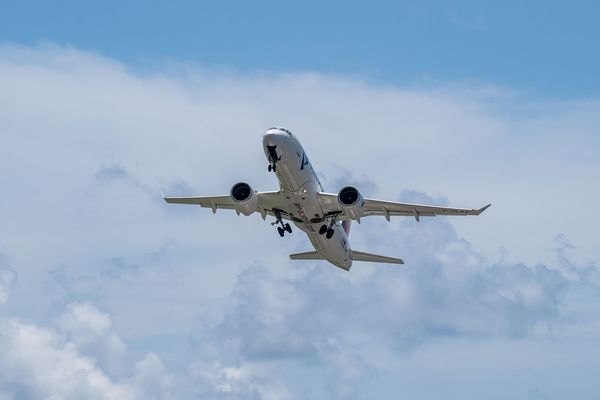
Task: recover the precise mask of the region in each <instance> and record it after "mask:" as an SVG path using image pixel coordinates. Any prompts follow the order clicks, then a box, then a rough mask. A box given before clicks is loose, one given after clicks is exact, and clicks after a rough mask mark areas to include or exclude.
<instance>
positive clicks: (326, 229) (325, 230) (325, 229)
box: [319, 215, 338, 239]
mask: <svg viewBox="0 0 600 400" xmlns="http://www.w3.org/2000/svg"><path fill="white" fill-rule="evenodd" d="M337 217H338V216H337V215H334V216H333V218H331V221H330V222H329V226H327V225H321V228H319V235H323V234H324V235H325V237H326V238H327V239H331V238H332V237H333V234H334V233H335V231H334V230H333V225H335V220H336V219H337Z"/></svg>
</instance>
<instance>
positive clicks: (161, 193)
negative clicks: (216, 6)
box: [160, 190, 168, 203]
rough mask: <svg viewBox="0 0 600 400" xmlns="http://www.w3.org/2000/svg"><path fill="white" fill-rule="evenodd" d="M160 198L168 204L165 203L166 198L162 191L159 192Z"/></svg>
mask: <svg viewBox="0 0 600 400" xmlns="http://www.w3.org/2000/svg"><path fill="white" fill-rule="evenodd" d="M160 196H161V197H162V198H163V200H164V201H165V202H167V203H168V201H167V198H166V197H165V194H164V193H163V191H162V190H161V191H160Z"/></svg>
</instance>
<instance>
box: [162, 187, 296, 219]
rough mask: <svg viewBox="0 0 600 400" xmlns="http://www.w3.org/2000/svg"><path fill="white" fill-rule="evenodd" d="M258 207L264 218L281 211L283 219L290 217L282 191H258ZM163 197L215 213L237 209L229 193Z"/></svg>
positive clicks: (172, 201) (173, 202) (176, 202)
mask: <svg viewBox="0 0 600 400" xmlns="http://www.w3.org/2000/svg"><path fill="white" fill-rule="evenodd" d="M256 198H257V207H256V210H255V212H258V213H260V214H261V215H262V216H263V218H264V217H266V216H267V215H270V216H275V214H277V213H279V214H280V215H281V217H282V218H283V219H290V218H289V216H288V215H287V213H286V212H285V211H284V210H283V208H284V206H285V202H284V200H283V199H282V197H281V193H280V192H257V193H256ZM163 199H164V200H165V201H166V202H167V203H170V204H188V205H196V206H200V207H203V208H210V209H212V211H213V213H216V212H217V210H221V209H223V210H235V209H236V205H235V203H234V201H233V199H232V198H231V196H229V195H224V196H194V197H165V196H163Z"/></svg>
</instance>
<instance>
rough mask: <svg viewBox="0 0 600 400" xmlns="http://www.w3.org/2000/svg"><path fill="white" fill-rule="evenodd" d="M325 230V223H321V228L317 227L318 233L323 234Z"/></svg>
mask: <svg viewBox="0 0 600 400" xmlns="http://www.w3.org/2000/svg"><path fill="white" fill-rule="evenodd" d="M325 232H327V225H321V228H320V229H319V235H323V234H324V233H325Z"/></svg>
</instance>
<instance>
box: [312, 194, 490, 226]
mask: <svg viewBox="0 0 600 400" xmlns="http://www.w3.org/2000/svg"><path fill="white" fill-rule="evenodd" d="M318 197H319V202H320V203H321V207H322V209H323V212H324V213H325V214H326V215H335V214H338V219H339V220H344V219H352V218H351V217H350V216H349V215H347V214H346V213H345V212H344V210H343V209H342V207H341V206H340V204H339V203H338V201H337V194H333V193H319V194H318ZM489 206H491V204H488V205H487V206H485V207H482V208H479V209H468V208H452V207H443V206H429V205H423V204H410V203H396V202H393V201H384V200H374V199H365V208H364V213H363V216H364V217H368V216H373V215H376V216H383V217H385V218H386V219H387V220H388V221H389V220H390V217H392V216H404V217H414V218H415V219H416V220H417V221H419V218H420V217H435V216H437V215H459V216H463V215H479V214H481V213H482V212H484V211H485V210H486V209H487V208H488V207H489Z"/></svg>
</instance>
